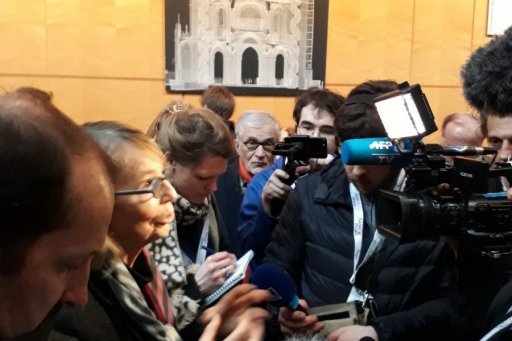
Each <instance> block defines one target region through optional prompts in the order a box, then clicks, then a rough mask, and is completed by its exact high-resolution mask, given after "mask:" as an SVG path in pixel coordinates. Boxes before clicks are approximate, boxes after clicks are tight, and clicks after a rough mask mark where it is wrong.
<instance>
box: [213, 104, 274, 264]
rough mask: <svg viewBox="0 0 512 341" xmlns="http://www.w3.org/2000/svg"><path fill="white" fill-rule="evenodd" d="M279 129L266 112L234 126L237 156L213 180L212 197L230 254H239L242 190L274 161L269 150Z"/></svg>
mask: <svg viewBox="0 0 512 341" xmlns="http://www.w3.org/2000/svg"><path fill="white" fill-rule="evenodd" d="M280 131H281V128H280V126H279V122H277V120H276V119H275V117H274V116H273V115H272V114H270V113H267V112H262V111H253V110H251V111H246V112H244V113H243V114H242V115H241V116H240V118H239V119H238V122H237V123H236V127H235V134H236V140H235V144H236V152H237V154H238V157H236V158H232V159H230V161H229V164H228V168H227V170H226V172H225V173H224V174H223V175H221V176H220V177H219V179H218V181H217V191H216V192H215V198H216V199H217V203H218V205H219V209H220V212H221V215H222V219H223V220H224V223H225V226H226V228H227V230H228V235H229V248H230V251H231V252H232V253H234V254H236V255H237V256H239V255H240V239H239V236H238V228H237V226H238V211H239V208H240V204H241V202H242V198H243V196H244V193H245V188H246V187H247V184H248V183H249V181H251V179H252V177H253V176H254V175H256V174H258V173H259V172H260V171H262V170H263V169H265V168H266V167H268V166H269V165H271V164H272V163H273V162H274V155H272V150H273V149H274V147H275V145H276V143H277V142H278V140H279V135H280Z"/></svg>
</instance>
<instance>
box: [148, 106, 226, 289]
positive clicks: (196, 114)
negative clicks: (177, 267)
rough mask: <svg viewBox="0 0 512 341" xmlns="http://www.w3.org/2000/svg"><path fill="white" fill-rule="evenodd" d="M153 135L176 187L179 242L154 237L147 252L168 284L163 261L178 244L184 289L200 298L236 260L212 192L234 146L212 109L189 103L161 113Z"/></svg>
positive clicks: (166, 261) (169, 278)
mask: <svg viewBox="0 0 512 341" xmlns="http://www.w3.org/2000/svg"><path fill="white" fill-rule="evenodd" d="M155 141H156V143H157V144H158V145H159V146H160V148H161V149H162V151H163V152H164V154H165V157H166V160H167V162H168V165H169V167H168V169H167V172H166V177H167V179H168V180H169V181H170V182H171V183H172V185H173V186H174V188H175V189H176V191H177V199H176V200H175V201H174V210H175V212H176V220H175V221H176V230H177V233H178V241H179V243H177V242H176V240H173V239H172V236H169V238H165V239H163V240H160V241H157V242H155V243H154V244H153V245H152V246H151V252H152V253H153V255H154V257H155V260H156V261H157V262H158V264H159V268H160V270H161V271H162V273H163V276H164V279H165V280H166V282H167V284H168V288H171V289H172V288H173V287H175V285H174V284H173V279H172V277H173V274H174V273H175V271H174V270H173V269H172V267H170V266H169V263H170V259H171V258H172V257H173V254H174V253H175V252H176V245H177V244H179V252H180V253H181V256H182V259H183V262H184V265H185V267H186V269H187V275H188V276H187V286H186V288H185V289H186V290H185V292H186V294H187V295H188V296H191V297H195V298H202V297H205V296H206V295H208V294H210V293H212V292H213V291H215V290H216V289H217V288H219V287H220V286H222V285H223V284H224V282H225V281H226V278H228V277H229V275H230V274H231V273H233V271H234V270H235V266H236V257H235V255H233V254H231V253H229V252H227V251H225V250H227V249H228V237H227V232H226V229H225V227H224V226H223V223H222V220H221V219H220V214H219V212H218V208H217V205H216V203H215V200H214V197H213V195H212V193H213V192H214V191H215V190H216V188H217V178H218V177H219V175H221V174H223V173H224V172H225V171H226V167H227V163H228V158H229V156H230V155H231V154H232V153H233V152H234V144H233V139H232V137H231V134H230V132H229V130H228V129H227V127H226V126H225V124H224V122H223V121H222V119H221V118H220V117H219V116H218V115H216V114H214V113H213V112H211V111H209V110H206V109H195V110H194V109H190V110H188V111H187V110H185V111H177V112H173V113H171V114H168V115H166V116H165V117H164V118H163V119H162V120H161V122H160V125H159V129H158V131H157V132H156V134H155ZM211 251H214V252H211ZM194 284H197V289H198V290H194V289H195V288H194V286H195V285H194Z"/></svg>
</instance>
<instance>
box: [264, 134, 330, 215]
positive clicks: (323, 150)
mask: <svg viewBox="0 0 512 341" xmlns="http://www.w3.org/2000/svg"><path fill="white" fill-rule="evenodd" d="M272 154H274V155H281V156H285V157H286V163H285V164H284V166H283V170H284V171H285V172H286V173H288V175H289V178H288V179H287V180H286V181H285V182H286V184H288V185H291V184H293V183H294V182H295V180H296V179H297V168H298V167H299V166H305V165H307V164H308V161H309V159H311V158H326V157H327V139H326V138H325V137H310V136H308V135H294V136H289V137H285V139H284V143H278V144H277V145H276V146H275V147H274V150H272ZM283 205H284V201H282V200H274V201H273V202H272V204H271V210H272V215H274V216H278V215H279V214H280V213H281V210H282V208H283Z"/></svg>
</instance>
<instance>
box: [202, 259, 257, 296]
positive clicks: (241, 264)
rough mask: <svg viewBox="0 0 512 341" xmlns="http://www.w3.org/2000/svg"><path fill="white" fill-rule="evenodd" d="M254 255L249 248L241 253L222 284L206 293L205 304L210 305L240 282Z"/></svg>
mask: <svg viewBox="0 0 512 341" xmlns="http://www.w3.org/2000/svg"><path fill="white" fill-rule="evenodd" d="M253 256H254V252H253V251H252V250H249V251H247V252H246V253H245V255H243V256H242V257H241V258H240V259H238V260H237V261H236V269H235V272H233V274H231V276H229V277H228V279H226V281H225V282H224V284H222V286H221V287H220V288H218V289H217V290H215V291H214V292H212V293H211V294H210V295H208V296H207V297H206V299H205V304H206V306H210V305H211V304H213V303H214V302H216V301H217V300H218V299H219V298H221V297H222V295H224V294H225V293H226V292H228V291H229V290H230V289H231V288H233V287H234V286H235V285H237V284H238V283H240V282H241V281H242V280H243V279H244V277H245V271H246V270H247V266H248V265H249V262H250V261H251V259H252V257H253Z"/></svg>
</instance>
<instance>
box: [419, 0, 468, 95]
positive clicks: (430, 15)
mask: <svg viewBox="0 0 512 341" xmlns="http://www.w3.org/2000/svg"><path fill="white" fill-rule="evenodd" d="M415 4H416V5H415V13H414V46H413V55H412V68H411V79H412V80H413V81H414V82H417V83H421V84H424V85H426V84H429V85H452V86H453V85H455V86H459V85H460V77H459V69H460V66H461V65H462V64H463V62H464V61H465V60H466V59H467V56H468V55H469V53H470V52H471V39H472V31H473V30H472V25H473V1H468V0H450V1H446V0H416V1H415Z"/></svg>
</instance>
